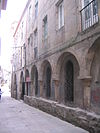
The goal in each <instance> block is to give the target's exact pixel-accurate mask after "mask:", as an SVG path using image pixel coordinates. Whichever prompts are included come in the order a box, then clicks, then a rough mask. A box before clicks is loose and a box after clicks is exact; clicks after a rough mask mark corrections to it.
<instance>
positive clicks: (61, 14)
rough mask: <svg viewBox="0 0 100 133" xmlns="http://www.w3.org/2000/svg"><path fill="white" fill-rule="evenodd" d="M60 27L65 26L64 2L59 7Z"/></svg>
mask: <svg viewBox="0 0 100 133" xmlns="http://www.w3.org/2000/svg"><path fill="white" fill-rule="evenodd" d="M58 26H59V29H60V28H61V27H62V26H64V2H63V1H62V2H61V3H60V4H59V5H58Z"/></svg>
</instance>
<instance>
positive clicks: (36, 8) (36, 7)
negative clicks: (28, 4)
mask: <svg viewBox="0 0 100 133" xmlns="http://www.w3.org/2000/svg"><path fill="white" fill-rule="evenodd" d="M37 16H38V0H35V18H37Z"/></svg>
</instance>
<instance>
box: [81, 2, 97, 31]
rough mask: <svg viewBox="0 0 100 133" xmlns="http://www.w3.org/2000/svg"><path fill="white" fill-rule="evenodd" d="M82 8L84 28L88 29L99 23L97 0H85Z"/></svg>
mask: <svg viewBox="0 0 100 133" xmlns="http://www.w3.org/2000/svg"><path fill="white" fill-rule="evenodd" d="M82 7H83V9H82V18H84V19H83V20H84V25H83V28H84V29H87V28H89V27H90V26H92V25H93V24H95V23H96V22H98V8H97V0H83V2H82Z"/></svg>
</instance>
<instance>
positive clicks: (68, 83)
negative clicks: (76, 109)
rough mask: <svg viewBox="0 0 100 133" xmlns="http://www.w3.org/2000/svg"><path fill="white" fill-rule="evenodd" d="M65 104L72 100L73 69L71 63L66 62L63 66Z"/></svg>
mask: <svg viewBox="0 0 100 133" xmlns="http://www.w3.org/2000/svg"><path fill="white" fill-rule="evenodd" d="M64 92H65V93H64V95H65V103H66V102H68V101H69V102H73V100H74V68H73V63H72V62H71V61H68V62H67V63H66V65H65V87H64Z"/></svg>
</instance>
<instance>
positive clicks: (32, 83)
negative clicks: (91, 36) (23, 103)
mask: <svg viewBox="0 0 100 133" xmlns="http://www.w3.org/2000/svg"><path fill="white" fill-rule="evenodd" d="M31 96H35V89H34V82H33V80H31Z"/></svg>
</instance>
